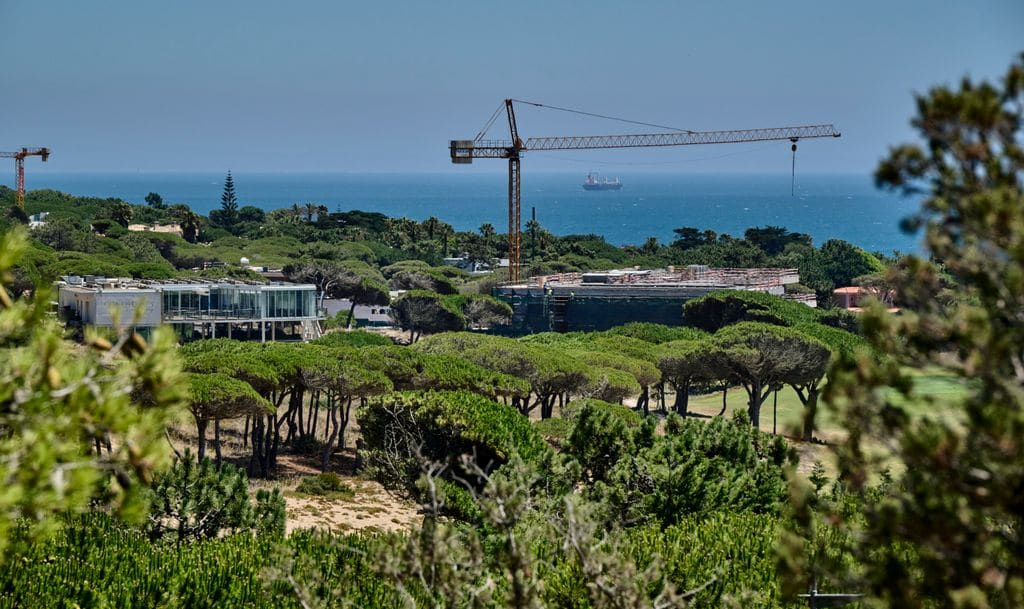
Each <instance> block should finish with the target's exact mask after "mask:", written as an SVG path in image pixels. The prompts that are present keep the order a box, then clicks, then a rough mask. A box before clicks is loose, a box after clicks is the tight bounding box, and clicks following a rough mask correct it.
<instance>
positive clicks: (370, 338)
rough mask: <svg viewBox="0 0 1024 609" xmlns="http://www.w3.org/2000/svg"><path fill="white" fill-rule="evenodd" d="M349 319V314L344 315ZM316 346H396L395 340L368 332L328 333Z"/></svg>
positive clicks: (318, 340)
mask: <svg viewBox="0 0 1024 609" xmlns="http://www.w3.org/2000/svg"><path fill="white" fill-rule="evenodd" d="M344 315H345V316H346V318H347V315H348V314H347V313H344ZM313 344H314V345H324V346H326V347H369V346H388V345H393V344H395V343H394V341H393V340H391V339H390V338H388V337H387V336H384V335H383V334H376V333H374V332H367V331H365V330H352V331H350V332H328V333H327V334H324V335H323V336H321V337H320V338H318V339H316V340H314V341H313Z"/></svg>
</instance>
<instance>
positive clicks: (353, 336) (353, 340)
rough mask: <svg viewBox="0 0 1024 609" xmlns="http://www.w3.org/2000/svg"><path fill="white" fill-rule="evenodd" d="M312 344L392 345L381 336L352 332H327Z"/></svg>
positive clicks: (330, 345)
mask: <svg viewBox="0 0 1024 609" xmlns="http://www.w3.org/2000/svg"><path fill="white" fill-rule="evenodd" d="M313 344H314V345H323V346H325V347H369V346H375V345H376V346H384V345H393V344H394V341H392V340H391V339H390V338H388V337H387V336H384V335H383V334H376V333H374V332H367V331H365V330H352V331H351V332H340V331H339V332H328V333H327V334H324V335H323V336H321V337H320V338H318V339H316V340H314V341H313Z"/></svg>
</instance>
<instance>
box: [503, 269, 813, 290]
mask: <svg viewBox="0 0 1024 609" xmlns="http://www.w3.org/2000/svg"><path fill="white" fill-rule="evenodd" d="M799 282H800V272H799V271H798V270H797V269H794V268H713V267H707V266H703V265H692V266H687V267H668V268H665V269H638V268H627V269H612V270H608V271H588V272H586V273H559V274H557V275H541V276H538V277H531V278H529V279H527V280H526V281H522V282H519V283H516V284H505V285H502V286H500V288H509V289H516V288H537V287H541V288H545V287H549V288H581V289H587V288H591V287H593V288H614V289H628V288H636V287H645V288H657V287H664V288H712V289H729V288H737V289H764V288H771V287H778V286H783V285H787V284H792V283H799Z"/></svg>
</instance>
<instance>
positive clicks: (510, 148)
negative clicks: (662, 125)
mask: <svg viewBox="0 0 1024 609" xmlns="http://www.w3.org/2000/svg"><path fill="white" fill-rule="evenodd" d="M513 101H514V100H511V99H506V100H505V104H504V105H505V113H506V115H507V117H508V127H509V135H510V139H509V140H486V139H483V136H484V135H485V133H486V131H487V128H488V127H489V126H490V124H491V122H493V121H494V119H495V118H496V116H497V113H495V115H494V116H492V117H491V121H489V122H488V125H487V126H485V127H484V129H483V130H481V132H480V133H479V134H478V135H477V137H476V138H474V139H472V140H451V141H450V142H449V147H448V148H449V154H450V155H451V159H452V163H455V164H469V163H472V162H473V159H508V265H509V280H510V281H511V282H513V283H517V282H518V281H519V280H520V266H521V254H522V250H521V246H522V233H521V230H522V229H521V219H522V218H521V201H520V182H521V172H520V162H521V159H522V153H523V152H527V151H530V150H538V151H539V150H599V149H609V148H654V147H666V146H692V145H699V144H736V143H741V142H764V141H772V140H789V141H790V142H792V144H793V145H792V151H793V154H794V163H795V155H796V143H797V142H798V141H799V140H801V139H810V138H819V137H839V136H840V135H841V134H840V133H839V131H837V130H836V129H835V127H834V126H832V125H807V126H802V127H771V128H766V129H734V130H729V131H675V132H668V133H640V134H632V135H585V136H561V137H530V138H527V139H526V140H525V141H523V140H522V139H521V138H520V137H519V129H518V127H517V125H516V115H515V108H514V107H513ZM527 103H529V102H527ZM531 105H535V106H541V104H531ZM499 111H500V109H499ZM584 114H585V113H584ZM605 118H607V117H605ZM794 171H795V164H794Z"/></svg>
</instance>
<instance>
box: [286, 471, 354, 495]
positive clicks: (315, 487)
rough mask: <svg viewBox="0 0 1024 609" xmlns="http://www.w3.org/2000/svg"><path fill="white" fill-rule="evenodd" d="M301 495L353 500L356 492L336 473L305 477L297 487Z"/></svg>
mask: <svg viewBox="0 0 1024 609" xmlns="http://www.w3.org/2000/svg"><path fill="white" fill-rule="evenodd" d="M295 492H296V493H299V494H301V495H312V496H314V497H326V498H328V499H335V500H337V499H351V498H353V497H355V495H356V492H355V491H354V490H353V489H352V487H351V486H349V485H348V484H345V482H343V481H342V479H341V476H339V475H338V474H336V473H334V472H323V473H320V474H315V475H313V476H304V477H303V478H302V480H300V481H299V485H298V486H297V487H295Z"/></svg>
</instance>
